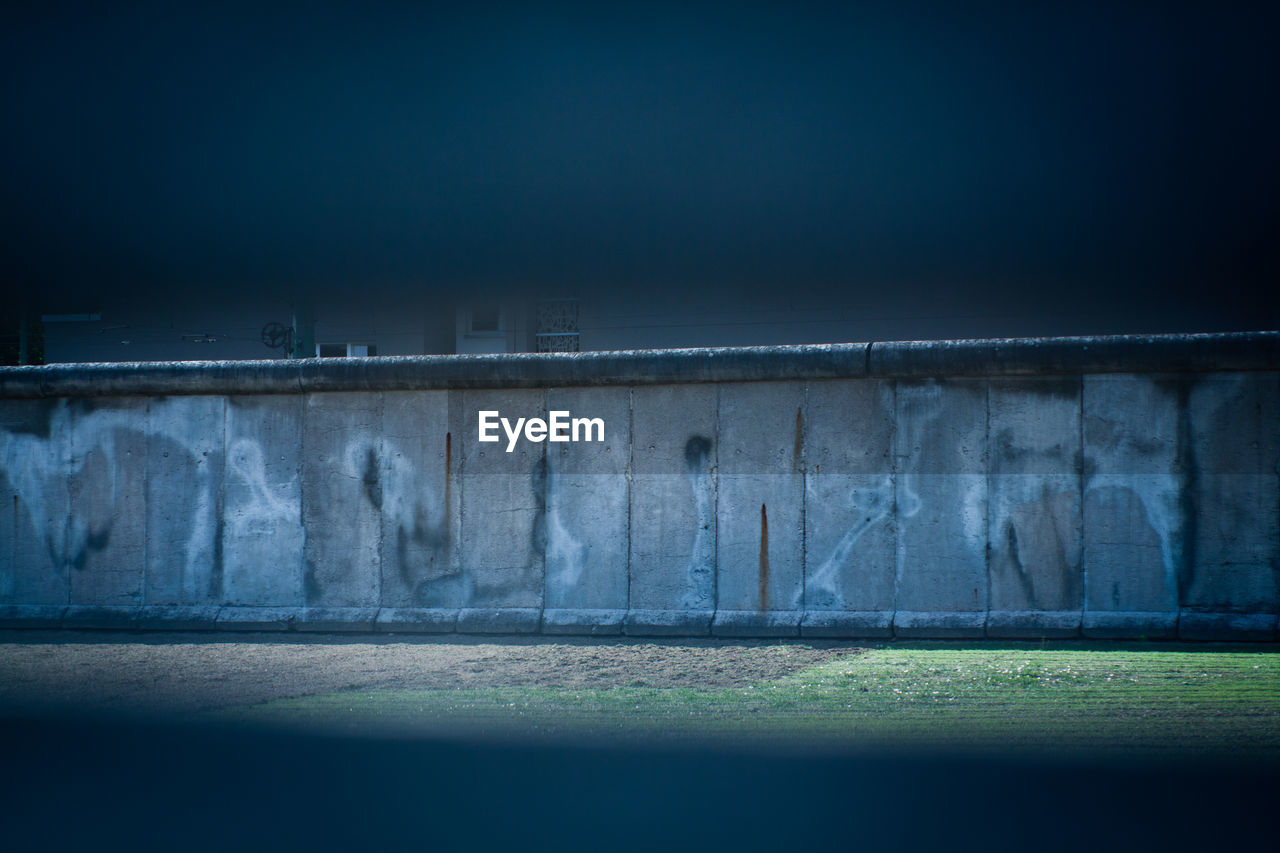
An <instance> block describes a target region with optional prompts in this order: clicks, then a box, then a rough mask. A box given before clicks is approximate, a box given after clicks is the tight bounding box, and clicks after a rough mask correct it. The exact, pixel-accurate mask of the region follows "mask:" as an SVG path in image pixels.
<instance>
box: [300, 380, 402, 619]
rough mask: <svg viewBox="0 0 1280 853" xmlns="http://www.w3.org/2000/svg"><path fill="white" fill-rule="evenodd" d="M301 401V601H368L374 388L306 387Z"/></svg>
mask: <svg viewBox="0 0 1280 853" xmlns="http://www.w3.org/2000/svg"><path fill="white" fill-rule="evenodd" d="M303 405H304V416H303V428H302V524H303V527H304V528H305V529H306V531H307V536H306V545H305V550H304V554H305V558H304V559H305V562H304V568H303V594H304V598H305V601H306V604H307V606H308V607H369V606H373V605H376V604H377V603H378V595H379V587H380V576H381V571H382V567H381V540H382V469H383V467H382V455H383V449H382V435H381V433H382V395H381V394H379V393H360V392H354V391H351V392H339V393H334V394H307V395H306V398H305V402H304V404H303Z"/></svg>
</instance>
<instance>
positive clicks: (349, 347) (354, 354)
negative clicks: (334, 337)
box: [316, 343, 378, 358]
mask: <svg viewBox="0 0 1280 853" xmlns="http://www.w3.org/2000/svg"><path fill="white" fill-rule="evenodd" d="M377 354H378V347H377V345H376V344H370V343H362V344H353V343H344V344H316V355H317V356H318V357H320V358H363V357H364V356H370V355H377Z"/></svg>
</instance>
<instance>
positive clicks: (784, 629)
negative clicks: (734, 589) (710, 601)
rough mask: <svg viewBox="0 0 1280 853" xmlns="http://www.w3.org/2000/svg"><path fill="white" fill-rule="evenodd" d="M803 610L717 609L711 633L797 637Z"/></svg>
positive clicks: (726, 635)
mask: <svg viewBox="0 0 1280 853" xmlns="http://www.w3.org/2000/svg"><path fill="white" fill-rule="evenodd" d="M803 616H804V611H803V610H717V611H716V615H715V617H714V618H713V619H712V621H711V633H712V634H714V635H715V636H717V637H798V636H800V619H801V618H802V617H803Z"/></svg>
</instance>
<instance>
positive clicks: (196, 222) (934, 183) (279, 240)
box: [0, 2, 1280, 328]
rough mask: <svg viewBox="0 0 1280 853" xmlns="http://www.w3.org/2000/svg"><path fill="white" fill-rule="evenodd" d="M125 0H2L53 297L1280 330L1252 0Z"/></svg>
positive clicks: (26, 242) (15, 199)
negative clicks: (605, 296) (594, 300)
mask: <svg viewBox="0 0 1280 853" xmlns="http://www.w3.org/2000/svg"><path fill="white" fill-rule="evenodd" d="M113 5H114V4H104V6H106V7H107V8H97V9H96V10H95V9H93V8H92V7H89V8H83V7H71V6H66V5H57V4H42V3H33V4H28V5H26V7H25V8H17V9H15V8H13V7H12V6H6V7H5V8H4V10H3V12H2V13H0V14H2V15H3V36H0V38H2V41H0V67H2V68H3V81H4V83H3V91H2V93H0V94H2V101H0V109H2V111H3V112H2V116H3V124H4V127H5V132H4V134H3V141H0V147H2V148H3V153H4V161H5V166H6V168H5V186H4V199H5V203H4V214H3V215H4V221H3V223H2V224H3V231H4V237H3V240H4V258H5V277H6V284H7V285H8V286H9V287H11V288H16V289H22V290H24V291H26V292H29V293H30V292H35V293H39V294H42V295H44V296H46V297H48V298H46V299H45V302H46V303H57V304H59V305H63V306H64V307H65V308H70V307H71V304H72V303H75V302H76V300H77V299H78V300H80V301H82V302H83V301H84V300H85V299H86V298H91V295H92V294H93V293H94V292H95V291H105V290H121V289H123V290H128V291H131V292H132V293H134V294H143V293H150V292H153V291H154V292H165V293H170V294H172V293H175V292H189V293H193V294H200V293H203V292H207V288H209V287H215V286H216V287H219V288H231V289H235V288H244V289H246V290H248V291H257V290H259V289H261V288H268V289H273V290H288V289H291V288H299V287H308V288H353V287H354V288H359V289H361V290H363V291H367V292H369V293H371V294H373V293H383V294H388V295H394V294H395V293H396V292H397V289H403V288H418V289H423V288H425V289H436V290H439V291H440V292H446V291H455V290H457V289H459V288H465V287H472V286H482V285H490V286H498V287H511V288H516V289H523V288H527V289H529V291H530V292H533V291H534V290H537V289H546V288H547V287H552V288H560V289H564V288H566V287H568V288H578V289H580V290H584V291H591V290H593V289H605V288H619V287H632V288H636V287H639V288H645V289H648V290H651V291H652V292H653V293H654V294H655V295H661V294H662V293H664V292H667V293H670V294H677V293H680V294H683V293H688V292H691V291H693V292H699V293H700V295H707V294H713V293H717V292H720V290H721V289H724V290H729V289H732V290H735V291H738V292H740V293H744V294H746V296H745V298H746V299H747V300H749V299H750V298H751V294H752V293H755V292H759V291H763V290H765V289H769V290H775V289H777V288H779V287H786V288H794V289H796V290H797V292H799V291H803V290H808V291H810V292H835V291H837V290H841V289H849V288H856V289H860V290H862V291H874V290H876V289H881V290H884V291H885V292H886V293H889V292H892V293H893V294H895V298H897V299H904V298H905V299H908V300H915V301H923V302H927V301H930V300H942V301H944V302H947V303H948V304H955V303H960V302H965V301H968V300H972V303H971V304H977V305H992V306H994V305H999V304H1006V303H1009V302H1016V303H1018V304H1020V305H1022V306H1024V307H1025V306H1030V307H1031V308H1032V309H1034V308H1035V307H1036V306H1037V305H1039V306H1040V307H1041V309H1042V310H1045V311H1048V310H1054V306H1058V305H1060V304H1062V299H1063V294H1069V295H1070V298H1071V299H1072V300H1075V301H1078V302H1081V303H1084V304H1088V305H1090V306H1091V307H1094V308H1096V307H1098V306H1114V307H1115V308H1116V310H1117V311H1120V312H1122V313H1124V315H1125V316H1131V317H1134V318H1139V317H1140V316H1141V311H1142V310H1143V309H1142V306H1143V305H1144V304H1148V303H1150V302H1152V301H1159V302H1161V303H1163V304H1165V305H1166V306H1167V305H1168V304H1169V303H1170V302H1173V303H1176V304H1179V305H1183V306H1185V311H1186V312H1187V314H1186V316H1187V317H1188V318H1189V320H1190V321H1192V323H1193V324H1194V318H1197V317H1201V316H1204V317H1211V318H1212V319H1208V320H1205V322H1206V323H1207V324H1210V325H1213V326H1215V327H1222V328H1227V327H1232V328H1268V327H1274V326H1276V325H1277V324H1280V312H1278V311H1277V301H1278V300H1277V296H1276V294H1275V293H1274V292H1272V291H1273V288H1271V287H1270V285H1271V284H1272V282H1273V281H1274V280H1275V279H1276V273H1277V270H1278V268H1280V267H1278V265H1277V249H1276V242H1277V240H1276V237H1277V234H1276V223H1277V217H1276V215H1275V210H1276V199H1277V198H1280V177H1278V172H1277V151H1280V122H1278V120H1277V115H1276V107H1277V103H1280V98H1277V94H1280V92H1278V91H1277V90H1278V89H1280V86H1277V80H1280V67H1278V66H1280V62H1278V61H1277V58H1276V57H1277V55H1278V54H1280V51H1278V50H1277V49H1276V48H1275V45H1274V41H1275V37H1276V33H1277V32H1278V31H1280V29H1278V28H1277V26H1276V25H1277V23H1280V21H1278V20H1277V16H1276V15H1275V14H1274V13H1271V14H1269V15H1267V16H1264V15H1263V13H1260V12H1254V11H1244V10H1248V9H1252V8H1253V5H1242V6H1241V7H1240V8H1239V10H1236V11H1223V9H1222V6H1221V4H1215V3H1208V2H1206V3H1203V4H1196V5H1186V4H1180V5H1168V4H1163V5H1162V4H1141V5H1133V4H1119V6H1120V8H1112V5H1111V4H1099V5H1098V6H1097V7H1090V6H1089V5H1088V4H1075V3H1063V4H1060V5H1058V6H1057V7H1056V8H1049V9H1048V10H1046V9H1045V7H1043V6H1042V5H1041V4H996V3H976V2H961V3H944V2H933V3H926V4H911V3H903V4H896V3H895V4H889V3H886V4H882V5H877V6H814V5H803V4H782V3H778V4H750V3H742V4H712V5H698V6H694V7H693V8H686V5H685V4H673V5H659V4H650V3H645V4H638V5H635V6H623V5H618V4H613V3H605V4H585V3H584V4H581V5H572V4H556V5H552V6H547V5H539V6H533V5H528V4H515V5H510V6H505V5H494V4H458V6H459V7H466V11H460V10H459V9H455V8H453V7H452V6H445V7H439V8H437V7H431V6H426V5H421V6H419V5H416V4H415V5H408V6H386V5H381V6H377V5H375V6H374V7H373V9H374V10H373V11H371V10H370V8H366V7H364V6H362V5H356V4H353V5H351V6H335V5H333V4H325V5H314V4H298V5H297V6H290V7H282V6H278V5H273V6H269V8H270V10H271V11H269V12H263V11H261V10H260V9H258V8H256V7H251V6H246V7H243V8H239V9H237V8H234V7H223V8H221V9H218V10H215V11H208V12H197V11H192V9H191V8H190V7H189V6H188V4H184V3H157V4H144V5H132V4H129V5H128V8H127V9H124V10H121V9H116V8H110V7H111V6H113ZM1254 5H1256V6H1259V7H1260V6H1261V5H1262V4H1254ZM1031 6H1035V7H1036V11H1032V10H1031V9H1030V8H1024V7H1031ZM664 288H665V291H664ZM1125 312H1127V313H1125ZM1135 322H1138V321H1137V320H1135Z"/></svg>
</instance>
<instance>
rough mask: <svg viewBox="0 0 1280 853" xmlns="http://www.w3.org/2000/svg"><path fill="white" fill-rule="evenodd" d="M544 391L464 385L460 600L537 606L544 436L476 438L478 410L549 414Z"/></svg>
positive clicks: (469, 605) (512, 417) (542, 534)
mask: <svg viewBox="0 0 1280 853" xmlns="http://www.w3.org/2000/svg"><path fill="white" fill-rule="evenodd" d="M545 403H546V392H545V391H541V390H516V391H464V392H463V393H462V395H461V403H460V405H461V412H460V415H461V419H462V433H463V441H462V474H461V484H462V525H463V528H464V529H465V530H467V531H468V533H469V536H468V540H467V543H466V547H461V548H460V560H461V568H462V603H463V606H464V607H467V608H477V609H484V608H496V607H519V608H538V607H541V606H542V591H543V569H544V556H545V552H546V543H547V534H546V479H547V468H546V464H547V463H546V455H545V448H546V442H545V441H544V442H542V443H536V444H535V443H531V442H529V441H526V440H525V439H523V438H521V439H520V440H519V441H518V442H517V443H516V445H515V448H514V449H513V450H512V451H511V452H507V450H506V448H507V440H506V437H505V436H504V435H502V430H501V429H499V431H498V432H499V435H500V436H501V438H500V440H499V441H498V442H496V443H485V444H482V443H480V442H479V441H478V413H479V412H481V411H497V412H500V413H501V416H502V417H506V418H509V419H510V420H511V421H512V422H513V424H514V422H515V420H516V419H517V418H535V417H536V418H546V408H545Z"/></svg>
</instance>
